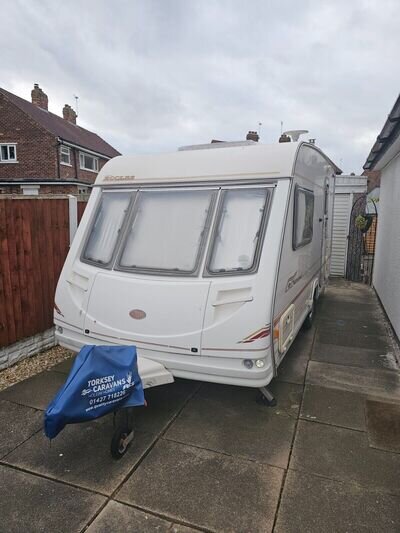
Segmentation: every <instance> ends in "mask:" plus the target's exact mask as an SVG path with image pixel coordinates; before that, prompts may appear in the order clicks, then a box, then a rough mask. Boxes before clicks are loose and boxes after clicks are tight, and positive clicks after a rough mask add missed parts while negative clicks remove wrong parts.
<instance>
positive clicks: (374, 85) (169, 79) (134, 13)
mask: <svg viewBox="0 0 400 533" xmlns="http://www.w3.org/2000/svg"><path fill="white" fill-rule="evenodd" d="M397 19H398V16H397V2H395V1H392V0H384V1H380V2H378V1H368V2H367V1H362V0H356V1H352V2H348V1H344V0H340V1H336V2H328V1H320V2H318V3H317V2H312V1H311V0H305V1H303V2H301V3H299V2H298V1H294V0H293V1H281V2H274V1H266V0H264V1H261V0H258V1H252V2H242V1H239V0H214V1H211V0H192V1H187V0H170V1H163V0H158V1H156V0H151V1H145V0H142V1H121V0H119V1H114V2H110V1H105V0H89V1H88V0H86V1H85V2H81V1H77V0H70V1H69V2H68V3H63V4H60V3H59V2H54V1H49V0H47V1H41V2H32V1H28V0H18V1H16V2H13V3H9V4H8V5H7V10H2V32H1V33H0V46H1V49H2V50H3V51H4V50H7V53H6V54H4V53H3V54H2V69H1V72H0V85H1V86H3V87H5V88H6V89H8V90H11V91H14V92H17V94H19V95H20V96H23V97H25V98H29V92H30V89H31V86H32V84H33V83H34V82H38V83H40V84H41V86H42V87H43V88H44V90H45V91H46V92H47V94H48V96H49V101H50V109H51V110H52V111H54V112H58V113H60V112H61V107H62V105H63V104H64V103H66V102H70V103H73V94H78V95H79V122H80V124H82V125H83V126H85V127H88V128H90V129H93V130H95V131H97V132H98V133H99V134H100V135H102V136H104V137H105V138H106V139H107V140H108V141H109V142H111V143H112V144H113V145H114V146H115V147H116V148H118V149H119V150H121V151H122V152H123V153H136V152H149V151H159V150H174V149H176V147H177V146H179V145H181V144H191V143H202V142H207V141H209V140H210V139H211V138H222V139H227V140H228V139H232V140H236V139H240V138H243V137H244V135H245V133H246V131H247V130H248V129H253V128H257V127H258V123H259V122H262V123H263V126H262V140H263V142H276V140H277V137H278V136H279V133H280V122H281V120H282V121H283V122H284V127H285V128H287V129H292V128H306V129H309V130H310V137H316V138H317V143H318V144H319V145H320V146H321V147H322V148H323V149H325V150H326V151H327V153H328V154H329V155H330V156H331V157H332V158H333V159H334V160H335V161H336V162H337V163H338V164H339V163H340V164H342V165H343V168H344V170H345V171H348V172H350V171H361V166H362V164H363V162H364V160H365V157H366V155H367V153H368V151H369V149H370V147H371V145H372V143H373V140H374V138H375V137H376V135H377V134H378V132H379V130H380V127H381V125H382V123H383V122H384V119H385V117H386V115H387V113H388V112H389V110H390V108H391V106H392V104H393V102H394V100H395V98H396V97H397V94H398V90H399V79H400V71H399V69H398V65H397V63H398V50H399V44H400V35H399V33H398V30H397Z"/></svg>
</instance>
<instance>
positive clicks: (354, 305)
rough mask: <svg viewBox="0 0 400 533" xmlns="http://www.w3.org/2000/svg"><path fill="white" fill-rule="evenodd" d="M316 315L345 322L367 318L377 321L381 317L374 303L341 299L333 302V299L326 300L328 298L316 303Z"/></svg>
mask: <svg viewBox="0 0 400 533" xmlns="http://www.w3.org/2000/svg"><path fill="white" fill-rule="evenodd" d="M317 313H318V314H322V315H323V316H324V318H329V319H331V320H332V319H335V320H338V319H339V320H346V319H351V318H361V317H365V316H368V317H369V320H372V321H379V319H381V317H382V311H381V310H380V308H379V306H378V304H377V303H376V302H374V303H369V302H368V303H365V302H354V301H351V302H350V301H347V302H346V301H343V300H342V299H340V300H337V301H334V299H332V298H329V299H328V297H327V298H326V299H324V301H323V302H322V303H321V304H320V303H319V302H318V307H317Z"/></svg>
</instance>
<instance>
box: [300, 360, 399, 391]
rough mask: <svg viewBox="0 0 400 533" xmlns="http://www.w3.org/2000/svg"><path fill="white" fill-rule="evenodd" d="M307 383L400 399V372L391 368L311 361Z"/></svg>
mask: <svg viewBox="0 0 400 533" xmlns="http://www.w3.org/2000/svg"><path fill="white" fill-rule="evenodd" d="M306 383H308V384H310V385H319V386H322V387H327V388H332V389H339V390H345V391H349V392H356V393H357V394H365V395H369V396H374V397H375V396H376V397H381V398H386V399H389V400H394V401H399V400H400V374H399V373H398V372H392V371H390V370H380V369H379V370H378V369H372V368H371V369H370V368H357V367H352V366H346V365H336V364H330V363H320V362H318V361H310V362H309V364H308V370H307V376H306Z"/></svg>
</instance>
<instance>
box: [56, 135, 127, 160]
mask: <svg viewBox="0 0 400 533" xmlns="http://www.w3.org/2000/svg"><path fill="white" fill-rule="evenodd" d="M57 140H58V142H59V143H60V144H64V145H65V146H70V147H71V148H76V149H77V150H81V151H82V152H86V153H87V154H90V155H94V156H96V157H101V158H102V159H107V160H109V159H112V157H110V156H108V155H105V154H100V153H99V152H95V151H94V150H89V149H88V148H85V147H84V146H79V144H74V143H71V142H69V141H64V139H61V137H57ZM113 157H117V156H113Z"/></svg>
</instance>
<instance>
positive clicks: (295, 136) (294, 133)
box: [282, 130, 308, 142]
mask: <svg viewBox="0 0 400 533" xmlns="http://www.w3.org/2000/svg"><path fill="white" fill-rule="evenodd" d="M304 133H308V130H289V131H284V132H283V134H282V136H283V135H288V136H289V137H290V140H291V141H293V142H297V141H298V140H299V137H300V135H303V134H304Z"/></svg>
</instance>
